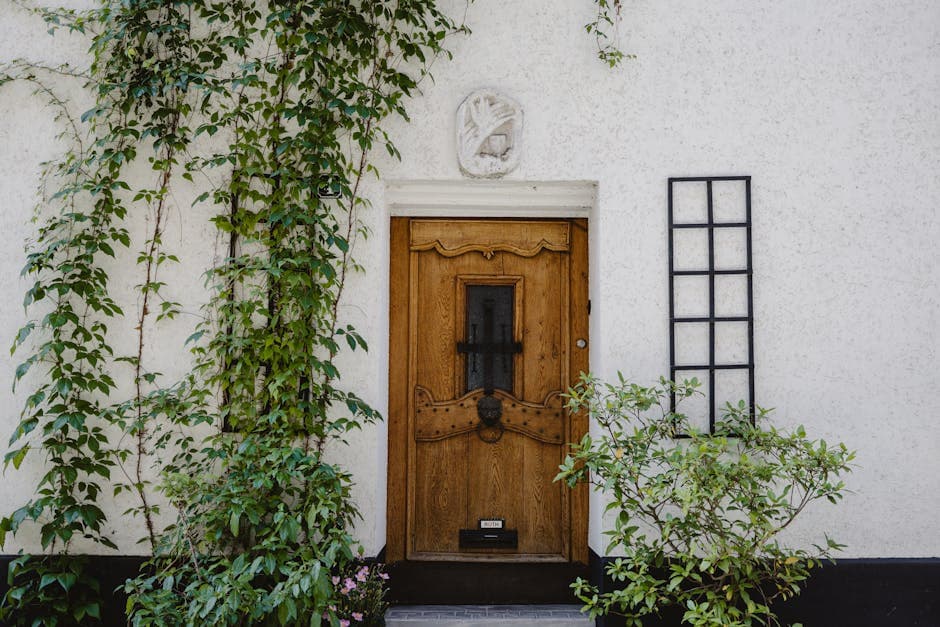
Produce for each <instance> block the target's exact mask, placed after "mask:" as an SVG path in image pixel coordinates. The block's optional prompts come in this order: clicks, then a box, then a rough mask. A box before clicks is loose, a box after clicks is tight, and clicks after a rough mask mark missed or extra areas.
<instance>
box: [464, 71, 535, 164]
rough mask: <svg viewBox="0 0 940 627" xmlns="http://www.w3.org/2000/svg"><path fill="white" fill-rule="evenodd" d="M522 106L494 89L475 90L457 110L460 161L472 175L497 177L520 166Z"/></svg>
mask: <svg viewBox="0 0 940 627" xmlns="http://www.w3.org/2000/svg"><path fill="white" fill-rule="evenodd" d="M521 153H522V107H520V106H519V103H517V102H516V101H515V100H513V99H512V98H509V97H507V96H503V95H502V94H499V93H497V92H495V91H493V90H491V89H481V90H479V91H475V92H473V93H472V94H470V95H469V96H467V99H466V100H464V101H463V102H462V103H461V105H460V106H459V107H458V108H457V161H458V162H459V163H460V169H461V170H462V171H463V172H464V173H465V174H467V175H469V176H474V177H479V178H498V177H500V176H503V175H504V174H508V173H509V172H511V171H512V170H514V169H515V167H516V166H517V165H519V158H520V156H521Z"/></svg>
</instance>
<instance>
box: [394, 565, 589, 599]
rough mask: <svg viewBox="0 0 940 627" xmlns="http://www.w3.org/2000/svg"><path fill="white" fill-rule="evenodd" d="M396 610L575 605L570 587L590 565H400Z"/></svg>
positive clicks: (396, 576)
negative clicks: (415, 606) (425, 606)
mask: <svg viewBox="0 0 940 627" xmlns="http://www.w3.org/2000/svg"><path fill="white" fill-rule="evenodd" d="M387 571H388V573H389V575H390V579H389V595H388V599H389V601H390V602H391V603H392V604H393V605H474V604H489V605H508V604H515V603H521V604H524V603H576V602H577V600H576V599H575V598H574V596H573V595H572V594H571V590H570V589H569V587H568V586H569V584H570V583H571V582H572V581H574V579H575V578H577V577H584V578H587V577H588V575H589V570H588V567H587V565H585V564H553V563H541V564H521V563H495V564H494V563H488V562H397V563H395V564H389V565H388V567H387Z"/></svg>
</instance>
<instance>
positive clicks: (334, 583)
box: [333, 575, 339, 586]
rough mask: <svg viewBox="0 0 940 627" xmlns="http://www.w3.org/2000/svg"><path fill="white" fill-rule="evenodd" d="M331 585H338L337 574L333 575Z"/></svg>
mask: <svg viewBox="0 0 940 627" xmlns="http://www.w3.org/2000/svg"><path fill="white" fill-rule="evenodd" d="M333 585H334V586H338V585H339V576H337V575H333Z"/></svg>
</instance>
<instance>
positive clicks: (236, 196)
mask: <svg viewBox="0 0 940 627" xmlns="http://www.w3.org/2000/svg"><path fill="white" fill-rule="evenodd" d="M597 2H598V7H599V12H598V21H597V22H596V23H594V24H593V25H589V26H588V31H589V32H591V33H594V34H595V36H596V37H597V38H598V42H599V50H600V55H601V58H602V59H603V60H604V61H606V62H608V63H610V64H611V65H615V64H616V63H617V62H619V60H620V59H621V58H622V56H623V55H622V54H620V53H619V52H618V51H616V49H615V48H613V47H612V46H609V45H606V44H605V45H603V46H601V43H602V40H603V39H604V38H605V37H606V35H604V34H603V33H605V32H606V31H605V29H604V25H605V24H606V25H609V26H613V25H614V22H613V20H612V19H611V14H610V10H611V5H609V4H608V2H607V1H606V0H597ZM613 7H614V8H616V10H617V11H619V7H620V5H619V2H615V3H614V5H613ZM31 10H33V11H35V12H36V13H38V14H39V15H41V16H42V18H43V19H44V20H45V21H46V23H47V24H48V25H49V27H50V29H51V30H57V29H67V30H68V31H71V32H76V33H81V34H83V35H85V36H87V37H88V39H89V41H90V42H91V43H90V48H89V53H90V59H91V63H90V65H89V67H88V68H87V70H86V69H79V70H76V69H74V68H71V67H42V66H37V65H35V64H30V63H26V62H15V63H12V64H9V65H7V66H5V67H2V68H0V85H2V83H4V82H7V81H10V80H23V81H27V82H29V83H31V84H32V85H33V86H34V87H35V88H36V92H37V94H38V95H40V96H41V97H43V98H45V99H46V100H47V101H48V102H49V103H50V104H51V105H52V106H53V107H54V108H55V110H56V112H57V115H58V120H59V121H60V122H61V125H62V127H63V128H64V129H65V132H64V135H63V138H64V141H65V142H66V143H67V144H68V145H69V146H70V148H69V149H68V150H67V151H66V152H65V154H64V155H63V157H62V158H61V159H59V160H58V161H55V162H53V163H50V164H47V169H46V172H45V174H44V189H51V190H53V191H52V192H50V193H47V194H44V196H43V199H42V203H41V205H40V207H39V208H38V210H37V218H36V220H37V224H38V230H37V235H36V237H35V239H34V240H33V241H32V243H31V244H30V246H29V249H28V257H27V265H26V267H25V269H24V275H25V276H26V277H28V279H29V281H30V283H31V284H30V287H29V289H28V290H27V293H26V297H25V303H24V304H25V306H26V307H27V309H28V311H29V312H31V313H32V314H33V316H34V319H33V320H31V321H30V322H28V323H27V324H26V325H25V326H24V327H23V328H22V329H21V330H20V331H19V333H18V334H17V336H16V338H15V342H14V351H19V353H20V354H21V355H23V357H22V363H21V365H20V366H19V367H18V368H17V370H16V374H15V378H16V381H17V385H19V386H25V387H27V388H28V392H27V398H26V404H25V407H24V409H23V412H22V416H21V419H20V421H19V423H18V425H17V426H16V429H15V432H14V433H13V435H12V437H11V439H10V450H9V452H8V453H7V454H6V456H5V458H4V464H5V467H6V466H12V467H13V468H15V469H18V468H19V467H20V466H21V464H22V463H23V461H24V459H26V458H27V457H37V458H41V464H42V467H43V468H44V469H45V474H44V475H43V476H42V477H41V478H40V480H39V483H38V485H37V486H36V492H35V496H34V497H33V498H31V499H30V500H29V501H28V502H26V503H25V504H23V505H21V506H20V507H18V508H17V509H15V511H13V513H12V514H11V515H9V516H8V517H6V518H3V519H0V546H2V545H3V544H4V542H5V540H6V536H7V535H8V534H18V533H21V532H23V531H24V530H25V529H26V528H27V527H33V528H35V527H38V529H39V532H40V539H41V545H42V548H43V554H42V555H36V556H33V555H21V556H19V557H18V558H17V559H16V560H15V561H14V562H13V563H12V564H11V566H10V573H9V583H10V587H9V590H8V592H7V593H6V595H5V597H4V598H3V600H2V602H0V622H2V623H3V624H16V625H20V624H22V625H26V624H29V625H40V624H45V625H68V624H77V623H81V624H86V623H89V622H94V621H95V620H99V619H100V618H101V611H102V606H101V598H102V596H103V594H105V593H107V592H108V591H102V590H101V587H100V584H99V582H98V581H96V579H95V577H94V576H93V574H92V573H90V572H88V571H87V570H86V567H85V561H84V560H83V558H82V557H81V556H75V555H71V553H72V549H73V546H74V545H75V542H76V540H77V539H79V538H80V539H83V540H84V541H90V542H92V543H96V544H99V545H101V546H102V547H106V548H111V549H116V548H117V547H116V546H115V545H114V543H113V542H112V540H111V539H110V537H109V535H110V531H109V529H110V527H109V522H108V521H107V520H106V516H105V513H104V511H103V510H102V508H101V507H100V503H101V500H102V498H108V499H110V498H111V497H112V495H113V496H119V495H122V494H123V495H125V496H126V497H127V498H130V499H131V501H132V503H133V504H132V505H131V506H130V507H129V509H128V510H127V511H126V512H125V515H129V516H131V515H132V516H135V517H137V518H138V519H139V520H141V521H142V523H143V528H144V529H145V530H146V535H145V537H144V538H142V541H143V542H145V543H146V544H147V545H149V547H150V552H151V555H152V557H151V559H150V561H149V562H148V563H147V565H146V567H145V568H144V569H143V570H142V571H141V573H140V575H139V576H138V577H136V578H135V579H132V580H130V581H128V583H127V585H126V591H127V593H128V595H129V601H128V606H127V611H128V618H129V620H130V621H131V622H132V623H133V624H136V625H178V624H214V625H221V624H230V625H247V624H269V623H270V624H299V623H303V624H311V625H313V624H320V623H321V622H324V623H326V624H331V625H339V624H340V622H341V621H345V620H348V619H349V617H346V616H342V615H340V613H339V611H338V610H337V609H336V608H337V607H338V605H340V604H337V602H336V601H337V598H338V597H337V595H338V594H340V589H339V587H338V586H337V584H336V583H335V582H336V581H338V580H339V579H337V577H340V576H341V575H343V574H344V573H346V572H350V571H349V569H350V568H352V567H353V563H354V562H355V560H356V558H357V552H356V549H355V547H356V542H355V540H354V538H353V537H352V536H351V535H350V534H351V525H352V523H353V522H354V521H355V519H356V518H357V517H358V515H359V514H358V511H357V509H356V507H355V505H354V504H353V502H352V501H351V499H350V485H351V477H350V475H349V473H348V471H347V470H345V469H344V468H343V467H341V466H340V465H338V464H336V463H333V462H330V461H329V460H328V459H327V458H326V457H325V456H324V452H325V450H326V447H327V446H328V444H329V443H330V442H333V441H342V440H343V438H344V437H345V435H346V434H347V433H348V432H349V431H350V430H353V429H357V428H360V427H361V426H363V425H365V424H368V423H371V422H373V421H375V420H378V419H379V418H380V416H379V414H378V413H377V412H376V411H375V410H374V409H372V408H371V407H370V406H369V405H368V404H367V403H366V402H365V401H363V399H361V398H359V397H358V396H357V395H356V394H354V393H353V392H352V391H349V390H347V389H344V388H343V387H342V385H341V379H340V372H339V370H338V368H337V364H336V358H337V356H338V355H339V353H340V351H341V350H346V349H348V350H365V349H366V348H367V346H366V342H365V340H364V339H363V338H362V337H361V336H360V334H359V333H358V332H357V331H356V330H355V329H354V328H353V327H352V326H349V325H347V324H343V323H342V321H341V316H340V313H339V312H340V310H339V304H340V302H341V298H342V295H343V291H344V288H345V286H346V283H347V280H348V277H349V275H350V273H351V272H353V271H355V270H356V269H357V268H358V266H357V265H356V263H355V261H354V260H353V258H352V257H351V248H352V245H353V242H354V240H355V239H356V237H357V236H360V235H363V234H364V231H363V228H362V225H361V223H360V221H359V219H358V215H359V212H361V211H362V210H363V209H364V208H366V207H367V204H368V203H367V201H366V199H365V198H363V196H362V194H361V184H362V181H363V178H364V177H365V176H368V175H377V174H378V173H377V172H376V171H375V168H374V166H373V164H372V161H371V160H370V155H371V154H372V153H373V151H374V150H376V149H378V150H386V151H387V152H388V153H389V154H390V155H391V156H393V157H398V156H399V155H398V152H397V149H396V148H395V146H394V144H393V142H392V140H391V138H390V137H389V136H388V134H387V133H386V130H385V127H384V126H383V124H382V122H383V121H384V120H385V119H387V118H388V117H389V116H401V117H404V118H405V119H407V113H406V110H405V101H406V99H407V98H408V96H410V95H411V94H412V93H413V92H414V91H415V89H416V88H417V86H418V83H419V82H420V81H421V79H422V78H423V77H425V76H426V75H427V74H428V72H429V68H430V66H431V63H432V62H433V60H434V59H435V58H436V57H438V56H440V55H442V54H443V55H448V54H449V53H448V52H447V50H446V48H445V41H447V38H448V37H449V36H450V35H453V34H455V33H460V32H465V31H466V29H465V27H464V26H463V25H462V24H460V23H459V22H458V21H456V20H455V19H454V18H452V17H450V16H449V15H447V14H445V13H444V12H442V11H441V10H440V9H439V8H438V7H437V3H436V2H435V0H354V1H350V0H290V1H288V0H268V2H256V1H254V0H226V1H225V2H221V1H213V0H124V1H121V2H117V1H113V0H102V2H101V3H100V4H99V5H98V6H97V7H96V8H94V9H91V10H83V11H75V10H62V9H31ZM63 77H64V80H78V81H82V82H83V84H84V86H85V88H86V91H87V93H88V94H89V95H90V96H91V98H93V100H94V106H92V107H91V108H90V109H88V110H87V111H85V112H83V113H81V114H78V115H77V114H76V113H75V112H74V111H72V104H71V103H70V102H69V100H68V99H67V98H65V97H64V96H62V95H61V94H60V93H58V92H57V90H56V89H55V87H54V85H55V84H56V81H60V80H63ZM52 78H55V79H56V80H51V79H52ZM142 182H143V184H141V183H142ZM192 189H195V190H196V191H195V192H192V193H193V195H194V196H196V197H195V203H194V206H195V207H196V208H197V209H198V212H199V213H200V214H202V213H208V214H209V215H211V223H212V225H213V226H214V228H215V231H216V234H215V241H214V242H212V243H209V242H207V243H206V246H207V247H210V246H214V245H216V244H219V243H221V246H219V247H218V248H219V249H220V252H219V254H218V255H217V257H216V261H215V263H214V264H213V265H212V267H211V268H209V269H208V271H207V272H206V284H207V288H208V289H207V302H206V304H205V307H204V309H203V311H202V312H201V313H200V319H201V322H200V323H199V324H198V326H197V328H196V329H195V332H194V333H193V334H192V336H191V337H190V338H189V340H188V342H187V345H188V348H189V350H190V361H191V363H192V368H191V370H190V371H189V372H188V374H186V375H185V376H184V377H183V378H182V379H181V380H176V381H172V380H168V379H167V377H165V376H163V375H162V374H161V373H160V372H158V371H156V369H155V366H154V363H155V362H156V356H155V354H154V352H153V349H154V347H155V346H156V345H157V344H158V342H157V340H156V337H157V334H158V332H159V331H160V330H161V329H162V328H163V325H165V324H166V323H167V321H169V320H172V319H174V318H177V317H178V316H180V315H181V314H182V313H183V308H182V306H181V305H180V304H179V303H178V302H176V300H175V298H174V295H173V292H174V289H173V287H172V285H167V283H166V276H167V275H168V269H169V267H170V266H173V265H177V264H179V263H180V257H181V256H182V251H178V250H177V251H174V250H171V249H170V248H169V247H168V246H167V244H166V241H165V234H166V228H167V224H168V220H169V218H170V216H171V215H172V214H180V215H181V214H183V213H186V212H187V208H186V206H185V205H186V204H188V203H182V204H181V203H180V198H181V197H183V196H185V194H186V193H188V192H184V191H183V190H192ZM140 224H144V225H146V230H145V232H144V233H143V234H140V233H139V230H138V229H137V225H140ZM187 226H194V225H192V224H189V223H187ZM128 260H133V261H134V262H135V263H136V274H137V276H138V277H139V279H138V283H137V284H136V286H135V288H134V292H135V296H136V298H135V299H134V300H136V303H135V305H134V311H124V309H123V308H122V306H121V305H120V304H119V300H120V299H119V298H117V297H116V296H115V295H114V294H115V288H114V286H112V284H111V279H110V277H111V274H112V272H113V270H114V269H115V268H116V267H118V266H120V265H123V264H126V263H127V262H128ZM127 300H128V299H126V298H125V299H124V301H127ZM124 301H122V302H124ZM125 306H126V305H125ZM128 320H131V321H132V326H133V330H134V335H135V337H134V340H133V342H131V344H130V345H131V346H132V348H131V349H130V350H125V349H121V350H122V351H124V352H119V351H118V349H117V348H116V346H118V345H119V344H120V345H121V346H124V345H125V343H119V342H118V341H117V340H116V338H119V337H120V336H121V335H122V330H126V329H127V327H128ZM119 382H121V383H119ZM124 382H127V383H124ZM128 390H130V392H131V393H130V395H129V396H128V395H127V391H128ZM154 468H156V469H158V470H159V474H158V476H159V479H158V481H159V483H158V484H157V485H152V484H151V483H150V481H151V477H154V476H155V474H154V472H152V470H151V469H154ZM162 510H169V511H162ZM168 518H170V519H172V520H173V523H172V524H170V525H169V526H165V525H162V524H161V523H160V521H161V520H166V519H168Z"/></svg>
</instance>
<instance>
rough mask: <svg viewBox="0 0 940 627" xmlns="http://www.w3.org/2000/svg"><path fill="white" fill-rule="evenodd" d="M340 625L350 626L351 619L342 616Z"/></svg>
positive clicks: (341, 626)
mask: <svg viewBox="0 0 940 627" xmlns="http://www.w3.org/2000/svg"><path fill="white" fill-rule="evenodd" d="M339 627H349V621H348V620H346V619H345V618H341V619H340V621H339Z"/></svg>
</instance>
